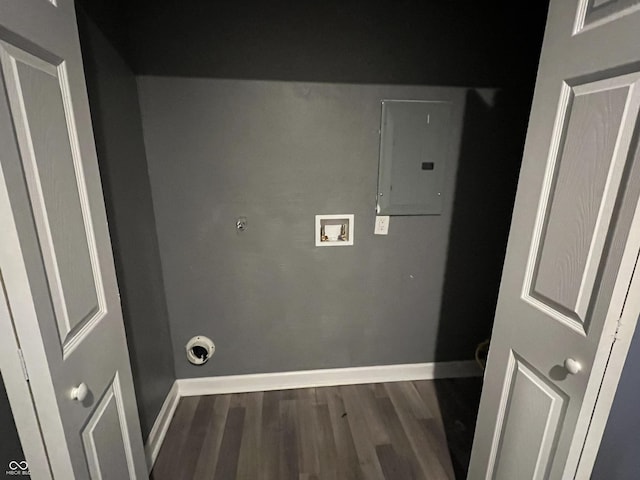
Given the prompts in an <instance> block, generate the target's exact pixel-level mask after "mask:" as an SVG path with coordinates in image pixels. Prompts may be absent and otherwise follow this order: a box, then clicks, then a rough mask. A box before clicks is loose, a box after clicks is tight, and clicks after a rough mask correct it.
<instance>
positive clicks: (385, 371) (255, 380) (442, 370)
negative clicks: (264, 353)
mask: <svg viewBox="0 0 640 480" xmlns="http://www.w3.org/2000/svg"><path fill="white" fill-rule="evenodd" d="M481 375H482V370H481V369H480V367H479V366H478V364H477V363H476V362H475V361H473V360H470V361H463V362H436V363H410V364H405V365H380V366H373V367H353V368H331V369H325V370H306V371H296V372H278V373H259V374H249V375H229V376H221V377H204V378H183V379H179V380H176V383H177V384H178V393H179V396H180V397H189V396H194V395H214V394H222V393H244V392H263V391H270V390H288V389H292V388H312V387H328V386H337V385H355V384H362V383H381V382H403V381H412V380H433V379H437V378H459V377H476V376H481Z"/></svg>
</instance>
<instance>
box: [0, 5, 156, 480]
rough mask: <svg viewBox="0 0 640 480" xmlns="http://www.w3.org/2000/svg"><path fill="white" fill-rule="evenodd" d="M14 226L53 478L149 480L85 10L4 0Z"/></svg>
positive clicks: (1, 91) (3, 142)
mask: <svg viewBox="0 0 640 480" xmlns="http://www.w3.org/2000/svg"><path fill="white" fill-rule="evenodd" d="M0 225H2V228H1V230H0V275H1V277H0V279H1V281H2V286H3V288H2V290H0V302H1V303H2V304H4V306H5V307H8V308H0V315H5V316H10V317H11V318H10V319H9V320H10V321H12V322H13V326H14V328H15V334H16V337H17V339H18V341H19V343H20V345H21V349H22V352H23V355H24V359H25V363H26V369H27V372H28V376H29V386H30V388H31V394H32V397H33V403H34V405H35V411H36V412H37V417H38V421H39V423H40V428H41V431H42V437H43V439H44V445H45V448H46V451H47V456H48V458H49V463H50V469H51V473H52V474H53V477H55V478H59V479H65V480H66V479H73V478H78V479H82V478H94V479H100V478H101V479H125V478H145V477H146V466H145V460H144V452H143V445H142V438H141V433H140V423H139V419H138V416H137V409H136V403H135V396H134V391H133V382H132V378H131V369H130V365H129V356H128V352H127V346H126V341H125V333H124V328H123V322H122V313H121V309H120V300H119V294H118V287H117V284H116V277H115V271H114V265H113V258H112V253H111V245H110V241H109V232H108V230H107V222H106V217H105V211H104V202H103V197H102V191H101V185H100V177H99V172H98V165H97V161H96V152H95V145H94V140H93V133H92V128H91V119H90V116H89V106H88V101H87V93H86V88H85V84H84V74H83V70H82V59H81V55H80V48H79V42H78V33H77V27H76V21H75V12H74V3H73V0H0ZM5 320H7V318H4V319H3V322H4V321H5ZM4 323H6V322H4ZM4 333H6V332H4ZM76 387H80V388H79V389H78V390H77V391H75V396H76V397H77V398H76V399H73V398H72V396H73V393H74V388H76ZM85 387H86V389H85ZM12 408H14V409H19V408H21V406H20V405H15V404H14V405H12ZM38 467H39V468H38V470H39V471H41V470H42V468H41V467H42V466H41V465H39V466H38Z"/></svg>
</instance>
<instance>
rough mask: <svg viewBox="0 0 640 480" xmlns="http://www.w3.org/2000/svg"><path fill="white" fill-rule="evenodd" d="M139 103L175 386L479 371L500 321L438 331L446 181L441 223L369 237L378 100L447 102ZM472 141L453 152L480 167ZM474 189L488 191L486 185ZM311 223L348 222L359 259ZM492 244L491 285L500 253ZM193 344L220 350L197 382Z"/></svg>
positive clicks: (172, 94)
mask: <svg viewBox="0 0 640 480" xmlns="http://www.w3.org/2000/svg"><path fill="white" fill-rule="evenodd" d="M138 87H139V93H140V102H141V110H142V116H143V125H144V135H145V143H146V150H147V158H148V162H149V174H150V179H151V185H152V192H153V201H154V207H155V212H156V221H157V227H158V238H159V243H160V252H161V259H162V265H163V272H164V279H165V285H166V292H167V304H168V309H169V318H170V321H171V326H172V332H173V342H174V352H175V353H176V374H177V376H178V377H179V378H182V377H192V376H208V375H221V374H240V373H255V372H271V371H287V370H302V369H313V368H329V367H347V366H363V365H380V364H395V363H413V362H430V361H434V360H462V359H470V358H472V357H473V351H474V348H475V345H476V344H477V342H479V341H480V340H482V339H483V338H484V337H485V336H487V335H488V328H489V327H488V326H487V325H490V318H491V317H492V313H493V312H492V311H491V309H492V308H493V306H494V305H490V306H489V311H488V312H483V311H478V312H477V313H476V315H475V316H472V317H462V316H459V317H455V316H451V317H450V318H446V319H442V318H441V305H442V297H443V285H444V279H445V265H446V264H447V255H448V248H449V235H450V229H449V227H450V223H451V220H452V215H453V214H454V212H453V208H452V206H453V200H454V185H455V182H456V175H455V173H456V165H450V166H449V168H448V170H447V180H446V189H445V191H444V195H445V202H444V210H443V214H442V215H441V216H417V217H392V219H391V224H390V225H391V228H390V232H389V235H388V236H386V237H383V236H374V235H373V225H374V206H375V195H376V183H377V168H378V166H377V164H378V128H379V121H380V100H381V99H383V98H395V99H402V98H410V99H429V98H433V94H434V93H435V94H438V92H442V91H447V89H442V90H439V89H438V88H434V87H397V86H364V85H345V84H342V85H340V84H307V83H295V82H292V83H285V82H269V81H238V80H211V79H185V78H164V77H152V76H142V77H138ZM449 91H450V90H449ZM470 96H471V97H470V98H472V100H473V102H472V103H473V104H483V100H482V99H481V98H480V96H479V95H477V94H475V93H473V92H470ZM485 109H486V110H491V108H490V107H488V106H485ZM474 111H475V112H476V113H478V114H482V115H484V117H480V118H475V119H471V121H468V120H469V119H465V129H466V127H467V123H470V124H474V125H477V124H482V123H483V122H485V121H487V118H486V112H484V111H483V109H481V108H480V109H479V108H476V109H475V110H474ZM464 137H465V135H464V134H463V138H464ZM516 137H517V135H516ZM505 138H508V137H505V136H502V137H500V139H501V140H502V141H503V142H504V143H508V141H506V142H505V141H504V139H505ZM473 141H475V145H474V148H473V149H471V148H469V145H467V147H465V146H464V141H463V150H464V151H466V152H467V155H471V157H473V158H475V160H477V161H482V160H485V159H486V158H484V157H483V156H482V153H481V152H482V151H486V150H487V145H489V142H490V140H488V139H482V138H475V139H473ZM474 152H475V153H474ZM493 153H494V155H495V158H497V159H500V152H499V151H497V150H496V151H494V152H493ZM510 160H511V161H510V165H509V166H507V165H505V168H506V169H507V170H513V169H514V165H515V171H516V172H517V166H518V164H519V156H515V157H512V158H511V159H510ZM465 163H466V164H473V163H474V162H470V161H469V159H467V160H465ZM477 173H478V176H476V178H475V180H476V181H477V182H480V183H482V178H483V176H485V177H487V176H491V175H494V174H495V171H494V170H493V168H491V165H490V164H489V165H486V168H485V169H484V173H483V171H482V170H479V171H478V172H477ZM504 190H505V191H506V192H507V196H508V195H510V194H511V193H510V192H511V191H512V190H513V188H512V187H510V188H506V189H504ZM462 195H463V197H462V198H465V197H464V192H463V194H462ZM485 199H488V201H489V202H491V201H495V196H492V192H485ZM511 201H512V199H511ZM456 203H460V202H459V200H458V199H457V198H456ZM462 203H464V202H462ZM484 206H485V205H483V203H482V202H480V203H479V204H478V205H477V207H478V210H477V212H476V214H477V215H479V216H480V217H481V218H482V217H483V215H487V213H484V212H483V208H484ZM504 209H506V215H505V214H504V212H503V215H502V216H503V217H504V218H503V223H506V224H508V220H509V213H510V203H509V201H507V202H506V207H504ZM319 213H354V214H355V246H353V247H343V248H317V247H315V246H314V242H313V230H314V216H315V215H316V214H319ZM494 214H495V213H494V212H490V213H489V215H494ZM238 216H246V217H247V219H248V225H249V227H248V230H247V231H245V232H243V233H238V232H236V230H235V219H236V217H238ZM454 216H455V215H454ZM503 230H504V235H506V228H503ZM475 234H476V236H478V238H485V237H486V235H485V234H484V233H483V232H476V233H475ZM489 236H490V237H491V242H492V245H496V246H497V247H494V250H495V249H496V248H497V251H498V252H499V253H498V254H497V255H496V256H495V257H494V258H493V259H492V261H493V262H494V263H495V264H496V265H497V270H498V272H497V275H495V276H496V277H499V268H500V265H501V260H500V255H501V253H500V251H501V250H503V249H504V238H501V237H500V233H498V234H497V236H496V234H494V233H493V232H492V233H490V234H489ZM463 248H466V249H473V242H472V240H471V239H469V238H467V240H466V244H465V245H464V247H463ZM454 253H456V252H454ZM450 255H451V254H450ZM494 270H495V268H494ZM471 271H473V269H471ZM460 275H464V272H459V274H458V273H456V274H455V275H454V276H457V278H458V279H459V280H460V279H461V278H460ZM465 281H466V283H471V282H473V279H472V278H466V279H465ZM451 282H452V281H450V282H449V283H451ZM474 283H477V284H479V285H480V286H479V287H478V288H477V290H479V291H480V292H481V293H482V292H485V293H486V289H485V290H483V288H484V287H483V286H482V285H483V284H484V283H486V282H483V281H480V282H474ZM453 286H455V282H453V283H452V288H453ZM494 289H495V290H496V291H497V283H496V284H495V285H494V286H491V287H490V288H489V293H488V297H489V299H490V301H489V302H488V303H489V304H491V299H492V298H494V297H495V292H494V291H493V290H494ZM461 300H463V301H465V300H466V301H470V302H471V303H473V299H469V298H467V299H460V298H458V299H457V302H458V303H460V302H461ZM444 323H446V324H447V327H446V328H440V327H441V324H444ZM443 331H445V332H447V335H446V336H443V335H442V332H443ZM198 334H200V335H208V336H211V337H212V339H213V340H214V342H216V347H217V350H216V354H215V356H214V358H213V359H212V361H211V362H209V363H208V364H206V365H205V366H202V367H193V366H190V365H189V364H188V363H187V361H186V358H185V355H184V353H183V352H184V344H185V343H186V341H187V340H188V339H189V338H190V337H191V336H193V335H198Z"/></svg>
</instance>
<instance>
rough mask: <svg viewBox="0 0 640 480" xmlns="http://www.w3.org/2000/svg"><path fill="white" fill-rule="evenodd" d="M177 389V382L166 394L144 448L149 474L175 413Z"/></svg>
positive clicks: (178, 399)
mask: <svg viewBox="0 0 640 480" xmlns="http://www.w3.org/2000/svg"><path fill="white" fill-rule="evenodd" d="M178 387H179V386H178V382H177V381H176V382H173V385H172V386H171V389H170V390H169V393H167V398H165V399H164V403H163V404H162V408H160V411H159V412H158V416H157V417H156V421H155V422H153V427H152V428H151V432H150V433H149V438H148V439H147V444H146V445H145V447H144V452H145V455H146V457H147V468H148V469H149V473H151V469H152V468H153V464H154V463H155V462H156V458H157V457H158V452H160V447H161V446H162V442H163V441H164V436H165V435H166V434H167V429H168V428H169V424H170V423H171V419H172V418H173V414H174V413H175V411H176V407H177V406H178V402H179V401H180V394H179V391H178Z"/></svg>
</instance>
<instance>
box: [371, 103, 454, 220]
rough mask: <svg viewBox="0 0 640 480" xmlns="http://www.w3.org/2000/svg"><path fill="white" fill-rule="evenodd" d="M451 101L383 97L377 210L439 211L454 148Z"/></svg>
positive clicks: (404, 212)
mask: <svg viewBox="0 0 640 480" xmlns="http://www.w3.org/2000/svg"><path fill="white" fill-rule="evenodd" d="M453 116H454V115H453V103H452V102H451V101H410V100H384V101H383V102H382V121H381V127H380V165H379V170H378V206H377V213H378V215H440V214H441V213H442V205H443V196H444V195H445V192H444V191H443V187H444V180H445V169H446V168H447V163H448V161H449V158H448V157H449V156H450V155H451V153H450V152H451V151H452V148H451V147H452V142H453V141H454V140H456V138H454V135H457V134H459V128H452V125H451V122H452V120H453V118H452V117H453Z"/></svg>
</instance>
